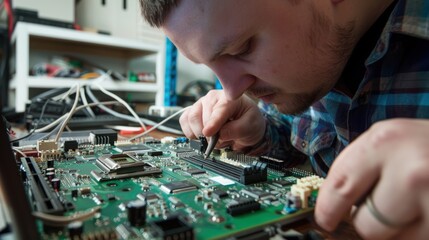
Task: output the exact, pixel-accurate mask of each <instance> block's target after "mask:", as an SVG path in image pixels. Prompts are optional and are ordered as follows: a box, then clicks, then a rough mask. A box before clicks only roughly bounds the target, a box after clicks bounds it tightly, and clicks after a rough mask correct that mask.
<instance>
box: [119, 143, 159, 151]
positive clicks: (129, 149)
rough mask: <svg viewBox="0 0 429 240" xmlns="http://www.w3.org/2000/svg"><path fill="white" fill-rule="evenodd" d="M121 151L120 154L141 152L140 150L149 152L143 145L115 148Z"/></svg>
mask: <svg viewBox="0 0 429 240" xmlns="http://www.w3.org/2000/svg"><path fill="white" fill-rule="evenodd" d="M117 148H119V149H121V150H122V152H132V151H141V150H150V149H151V148H149V147H148V146H146V145H143V144H135V145H126V146H119V147H117Z"/></svg>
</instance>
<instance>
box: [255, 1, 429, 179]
mask: <svg viewBox="0 0 429 240" xmlns="http://www.w3.org/2000/svg"><path fill="white" fill-rule="evenodd" d="M365 66H366V73H365V76H364V78H363V79H362V81H361V83H360V85H359V87H358V89H357V91H356V93H355V95H354V96H353V97H349V96H347V95H346V94H343V93H342V92H340V91H338V90H336V89H333V90H332V91H330V92H329V93H328V94H327V95H326V96H325V97H323V98H322V99H321V100H319V101H318V102H316V103H314V104H313V105H312V106H311V107H310V108H309V109H308V110H307V111H306V112H304V113H302V114H299V115H293V116H292V115H285V114H281V113H279V112H278V111H277V110H276V109H275V108H274V107H273V106H271V105H267V104H264V103H262V102H260V103H259V106H260V109H261V111H262V112H263V114H264V115H265V116H266V122H267V131H266V133H265V137H264V140H263V141H261V144H259V145H258V146H255V147H254V148H253V150H252V151H251V153H253V154H255V153H258V154H261V153H264V154H268V155H271V156H275V157H278V158H283V159H290V161H293V160H294V159H296V158H297V157H298V156H300V154H297V151H298V152H300V153H304V154H305V155H307V156H308V157H309V159H310V161H311V164H312V166H313V168H314V170H315V171H316V173H317V174H319V175H321V176H325V175H326V174H327V172H328V170H329V167H330V166H331V165H332V163H333V161H334V160H335V158H336V157H337V156H338V154H339V153H340V152H341V150H343V149H344V148H345V147H346V146H347V145H348V144H349V143H351V142H352V141H353V140H354V139H356V138H357V137H358V136H359V135H360V134H362V133H363V132H364V131H366V130H367V129H368V128H369V127H370V126H371V125H372V124H374V123H376V122H378V121H381V120H385V119H390V118H399V117H401V118H424V119H426V118H429V1H425V0H400V1H399V2H398V3H397V4H396V6H395V8H394V10H393V12H392V13H391V15H390V18H389V20H388V21H387V24H386V25H385V27H384V29H383V32H382V34H381V37H380V39H379V40H378V42H377V44H376V46H375V48H374V49H373V51H372V53H371V54H370V56H369V57H368V58H367V60H366V62H365Z"/></svg>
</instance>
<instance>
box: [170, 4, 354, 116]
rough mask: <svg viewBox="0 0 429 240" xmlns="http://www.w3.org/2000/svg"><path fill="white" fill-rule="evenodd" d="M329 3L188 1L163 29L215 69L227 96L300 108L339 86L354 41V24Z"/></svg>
mask: <svg viewBox="0 0 429 240" xmlns="http://www.w3.org/2000/svg"><path fill="white" fill-rule="evenodd" d="M322 2H324V3H323V4H322ZM326 2H328V1H320V0H318V1H314V0H297V1H296V0H269V1H261V0H234V1H231V0H216V1H207V0H182V1H180V4H179V6H178V7H177V8H175V9H173V11H172V12H171V13H170V15H169V17H168V18H167V21H166V23H165V24H164V25H163V27H162V29H163V30H164V32H165V33H166V34H167V36H168V37H169V38H170V39H171V40H172V41H173V42H174V44H175V45H176V46H177V47H178V48H179V50H180V51H181V52H182V53H183V54H184V55H185V56H186V57H188V58H189V59H190V60H192V61H194V62H196V63H203V64H206V65H207V66H208V67H210V68H211V69H212V70H213V71H214V72H215V74H216V75H217V76H218V78H219V80H220V81H221V83H222V86H223V88H224V90H225V93H226V96H227V98H229V99H236V98H238V97H239V96H241V95H242V94H243V93H246V94H248V95H249V96H252V97H256V98H259V99H261V100H263V101H265V102H267V103H273V104H275V105H276V106H277V108H278V109H279V111H281V112H283V113H299V112H301V111H303V110H305V109H306V108H308V107H309V106H310V105H311V104H312V103H313V102H314V101H316V100H318V99H320V98H321V97H323V96H324V95H325V94H326V93H327V92H328V91H329V90H330V89H331V88H332V87H333V86H334V85H335V83H336V82H337V80H338V77H339V76H340V73H341V72H342V69H343V67H344V64H345V63H346V61H347V58H348V56H349V54H350V51H351V49H352V47H353V44H352V37H351V32H352V29H353V23H348V24H345V25H344V26H340V25H336V24H333V21H332V19H331V18H330V17H329V14H327V13H329V12H330V11H332V9H331V8H330V7H329V4H326Z"/></svg>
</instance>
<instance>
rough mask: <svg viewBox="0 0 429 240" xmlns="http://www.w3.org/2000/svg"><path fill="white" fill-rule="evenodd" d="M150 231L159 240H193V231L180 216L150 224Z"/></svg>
mask: <svg viewBox="0 0 429 240" xmlns="http://www.w3.org/2000/svg"><path fill="white" fill-rule="evenodd" d="M149 224H150V229H152V231H153V234H154V235H155V236H156V237H157V238H160V239H195V236H194V230H193V228H192V226H190V225H189V224H188V223H187V222H186V221H185V220H184V219H183V218H182V217H181V216H174V215H173V216H169V217H168V218H167V219H163V220H157V221H153V222H150V223H149Z"/></svg>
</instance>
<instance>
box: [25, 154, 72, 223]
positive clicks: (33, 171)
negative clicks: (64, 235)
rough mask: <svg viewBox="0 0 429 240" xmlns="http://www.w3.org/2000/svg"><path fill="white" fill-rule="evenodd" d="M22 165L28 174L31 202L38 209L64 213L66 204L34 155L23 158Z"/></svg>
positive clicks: (50, 212)
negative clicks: (63, 203)
mask: <svg viewBox="0 0 429 240" xmlns="http://www.w3.org/2000/svg"><path fill="white" fill-rule="evenodd" d="M21 162H22V166H23V167H24V169H25V174H26V175H27V186H28V190H29V191H30V196H31V201H32V202H31V204H32V205H33V207H34V208H35V210H36V211H39V212H43V213H49V214H54V215H62V214H63V213H64V206H63V205H62V203H61V202H60V200H59V199H58V196H57V195H56V194H55V192H54V191H53V189H52V187H51V186H50V184H49V183H48V182H47V181H46V179H45V176H44V175H43V174H42V172H41V171H40V168H39V166H38V165H37V163H36V162H35V161H34V158H32V157H26V158H21Z"/></svg>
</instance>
